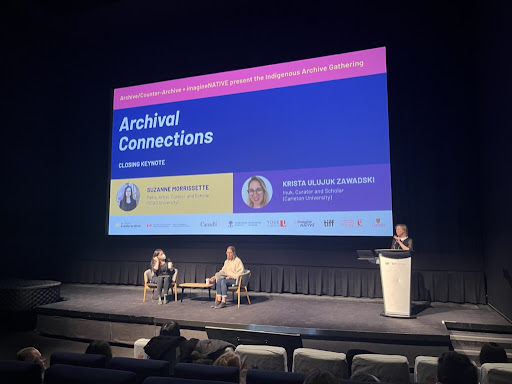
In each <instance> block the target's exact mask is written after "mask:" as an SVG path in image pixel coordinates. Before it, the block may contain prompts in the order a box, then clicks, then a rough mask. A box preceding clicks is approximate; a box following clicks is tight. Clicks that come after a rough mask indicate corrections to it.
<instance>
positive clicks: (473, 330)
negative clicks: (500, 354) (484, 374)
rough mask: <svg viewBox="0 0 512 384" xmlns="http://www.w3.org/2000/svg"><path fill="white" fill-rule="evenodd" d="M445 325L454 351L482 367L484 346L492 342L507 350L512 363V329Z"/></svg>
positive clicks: (508, 327) (479, 325) (459, 324)
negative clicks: (480, 359) (480, 358)
mask: <svg viewBox="0 0 512 384" xmlns="http://www.w3.org/2000/svg"><path fill="white" fill-rule="evenodd" d="M445 325H446V328H447V329H448V332H449V334H450V340H451V343H452V347H453V349H454V350H455V351H456V352H460V353H463V354H465V355H467V356H468V357H469V358H470V359H471V360H473V361H474V362H475V363H476V364H477V365H480V361H479V358H478V357H479V354H480V350H481V348H482V345H484V344H485V343H491V342H494V343H497V344H499V345H501V346H502V347H503V348H505V350H506V351H507V357H508V359H509V361H512V327H510V326H489V325H485V324H469V323H449V322H446V323H445Z"/></svg>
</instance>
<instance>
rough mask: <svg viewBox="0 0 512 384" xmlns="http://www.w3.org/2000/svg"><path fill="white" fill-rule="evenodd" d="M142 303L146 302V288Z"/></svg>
mask: <svg viewBox="0 0 512 384" xmlns="http://www.w3.org/2000/svg"><path fill="white" fill-rule="evenodd" d="M142 302H143V303H145V302H146V287H144V298H143V299H142Z"/></svg>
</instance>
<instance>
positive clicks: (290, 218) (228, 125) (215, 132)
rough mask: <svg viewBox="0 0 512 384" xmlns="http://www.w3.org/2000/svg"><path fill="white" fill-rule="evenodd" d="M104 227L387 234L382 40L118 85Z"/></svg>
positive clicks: (128, 231) (113, 231) (121, 231)
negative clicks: (341, 50) (371, 45)
mask: <svg viewBox="0 0 512 384" xmlns="http://www.w3.org/2000/svg"><path fill="white" fill-rule="evenodd" d="M113 104H114V105H113V119H112V158H111V179H110V202H109V220H108V234H110V235H167V234H172V235H190V234H202V235H204V234H210V235H215V234H219V235H220V234H222V235H237V234H238V235H315V236H322V235H324V236H389V235H391V234H392V230H393V218H392V207H391V173H390V156H389V124H388V102H387V79H386V50H385V48H384V47H382V48H375V49H369V50H364V51H358V52H351V53H345V54H340V55H333V56H326V57H319V58H314V59H308V60H301V61H294V62H288V63H281V64H275V65H268V66H263V67H257V68H250V69H242V70H237V71H231V72H224V73H216V74H210V75H205V76H197V77H190V78H186V79H178V80H170V81H164V82H159V83H153V84H145V85H139V86H132V87H126V88H119V89H115V90H114V103H113Z"/></svg>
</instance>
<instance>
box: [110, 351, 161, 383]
mask: <svg viewBox="0 0 512 384" xmlns="http://www.w3.org/2000/svg"><path fill="white" fill-rule="evenodd" d="M109 368H110V369H118V370H121V371H128V372H133V373H135V374H136V375H137V383H139V384H142V382H143V381H144V379H146V378H147V377H150V376H159V377H168V376H169V362H168V361H163V360H144V359H133V358H131V357H113V358H112V360H110V364H109Z"/></svg>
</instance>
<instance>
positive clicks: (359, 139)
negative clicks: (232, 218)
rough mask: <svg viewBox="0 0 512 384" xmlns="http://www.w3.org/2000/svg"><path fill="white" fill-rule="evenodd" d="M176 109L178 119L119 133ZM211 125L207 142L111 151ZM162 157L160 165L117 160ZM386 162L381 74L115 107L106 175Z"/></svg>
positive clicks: (385, 112)
mask: <svg viewBox="0 0 512 384" xmlns="http://www.w3.org/2000/svg"><path fill="white" fill-rule="evenodd" d="M177 110H180V120H179V125H178V126H176V127H164V128H154V129H145V130H144V129H143V130H140V131H138V130H135V129H134V130H133V131H122V132H119V127H120V124H121V121H122V119H123V118H124V117H125V116H126V117H128V119H136V118H144V117H145V115H146V114H149V115H150V116H153V115H154V113H155V112H157V113H158V114H159V115H160V116H162V115H167V114H174V113H175V112H176V111H177ZM177 130H178V131H181V130H185V132H186V133H195V132H203V133H206V132H208V131H212V132H213V133H214V136H213V137H214V139H213V142H212V143H211V144H202V145H190V146H185V145H184V146H180V147H174V146H171V147H169V148H166V147H162V148H154V149H145V150H134V151H130V150H126V151H124V152H122V151H120V150H119V149H118V146H119V140H120V138H121V137H123V136H127V137H128V138H129V139H132V138H135V139H137V138H140V137H148V136H153V137H158V136H163V137H165V136H168V135H174V133H175V132H176V131H177ZM157 159H165V160H166V165H165V167H161V166H159V167H138V168H126V169H121V168H119V167H118V164H119V163H124V162H132V161H143V160H157ZM383 163H389V132H388V108H387V84H386V74H379V75H371V76H364V77H357V78H350V79H342V80H334V81H328V82H322V83H314V84H306V85H299V86H293V87H287V88H277V89H271V90H265V91H257V92H249V93H242V94H234V95H226V96H218V97H212V98H205V99H195V100H188V101H182V102H175V103H169V104H161V105H152V106H145V107H138V108H132V109H122V110H116V111H114V115H113V135H112V173H111V177H112V178H113V179H124V178H137V177H157V176H172V175H193V174H209V173H231V172H251V171H264V170H279V169H301V168H319V167H332V166H346V165H362V164H383Z"/></svg>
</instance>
